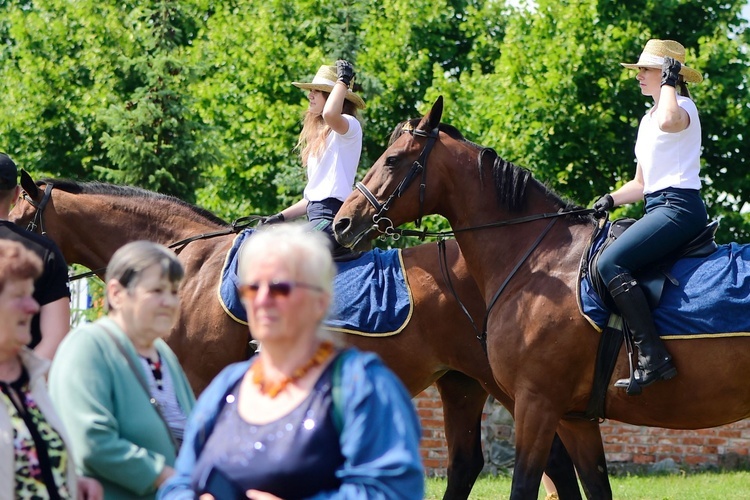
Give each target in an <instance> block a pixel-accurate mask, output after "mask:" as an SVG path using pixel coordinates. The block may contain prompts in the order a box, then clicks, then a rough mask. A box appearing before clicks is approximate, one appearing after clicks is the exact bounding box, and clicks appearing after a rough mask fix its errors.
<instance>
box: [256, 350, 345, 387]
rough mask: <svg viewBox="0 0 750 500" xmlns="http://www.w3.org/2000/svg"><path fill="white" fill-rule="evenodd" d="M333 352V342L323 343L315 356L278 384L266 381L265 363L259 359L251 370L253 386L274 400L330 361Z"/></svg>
mask: <svg viewBox="0 0 750 500" xmlns="http://www.w3.org/2000/svg"><path fill="white" fill-rule="evenodd" d="M333 351H334V347H333V344H332V343H331V342H322V343H321V344H320V346H319V347H318V349H317V350H316V351H315V354H313V355H312V357H311V358H310V359H309V360H308V361H307V362H306V363H305V364H304V365H302V366H300V367H299V368H297V369H295V370H294V371H293V372H292V374H291V375H290V376H288V377H284V378H283V379H281V380H279V381H278V382H268V381H267V380H266V379H265V375H263V361H262V360H261V359H258V360H256V361H255V363H253V366H252V367H251V368H250V371H251V372H252V376H253V384H255V385H257V386H258V390H260V393H261V394H264V395H266V396H268V397H269V398H271V399H274V398H275V397H276V396H278V395H279V393H280V392H281V391H283V390H284V389H286V386H287V385H289V384H291V383H292V382H296V381H297V380H299V379H301V378H302V377H304V376H305V375H306V374H307V373H308V372H309V371H310V370H312V369H313V368H315V367H316V366H318V365H320V364H321V363H323V362H324V361H325V360H326V359H328V356H330V355H331V353H333Z"/></svg>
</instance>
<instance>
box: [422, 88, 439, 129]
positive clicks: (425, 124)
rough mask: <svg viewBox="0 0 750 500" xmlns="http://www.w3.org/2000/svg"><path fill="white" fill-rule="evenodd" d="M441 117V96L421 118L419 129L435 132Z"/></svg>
mask: <svg viewBox="0 0 750 500" xmlns="http://www.w3.org/2000/svg"><path fill="white" fill-rule="evenodd" d="M442 117H443V96H440V97H438V98H437V100H436V101H435V104H433V105H432V109H430V112H429V113H427V114H426V115H424V118H422V121H421V122H419V126H418V127H417V128H419V129H420V130H426V131H432V130H435V129H436V128H437V127H438V125H440V118H442Z"/></svg>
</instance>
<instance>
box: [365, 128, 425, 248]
mask: <svg viewBox="0 0 750 500" xmlns="http://www.w3.org/2000/svg"><path fill="white" fill-rule="evenodd" d="M402 130H404V131H406V132H409V133H410V134H411V135H412V137H413V136H417V137H426V138H427V144H425V146H424V148H423V149H422V153H420V155H419V158H417V160H416V161H415V162H414V163H413V164H412V166H411V168H410V169H409V171H408V172H407V173H406V177H404V179H403V180H402V181H401V182H400V183H399V184H398V186H396V189H395V190H394V191H393V193H392V194H391V195H390V196H389V197H388V199H387V200H386V201H385V203H383V204H382V205H381V204H380V202H378V199H377V198H375V195H374V194H372V192H371V191H370V190H369V189H367V186H365V185H364V184H362V183H361V182H357V184H356V185H355V187H356V188H357V189H358V190H359V191H360V192H361V193H362V194H363V195H364V197H365V198H366V199H367V201H369V202H370V205H372V206H373V208H374V209H375V210H377V213H376V214H375V215H373V216H372V222H373V225H372V229H373V230H374V231H378V232H379V233H381V234H382V237H387V236H390V237H391V238H393V239H394V240H398V239H399V238H400V237H401V235H400V234H399V233H398V232H396V231H395V228H394V227H393V221H392V220H391V219H389V218H388V217H386V216H385V213H386V212H387V211H388V209H389V208H390V207H391V203H393V201H394V199H395V198H400V197H401V195H402V194H403V193H404V191H406V189H407V188H408V187H409V185H410V184H411V183H412V181H413V180H414V179H415V178H416V176H417V174H419V173H420V172H421V173H422V182H421V183H420V184H419V216H418V217H417V219H416V221H415V223H416V225H417V228H419V227H420V225H421V224H422V213H423V208H424V192H425V187H426V181H427V157H428V156H429V155H430V151H432V147H433V146H434V145H435V142H437V138H438V134H439V129H438V127H435V128H434V129H432V130H431V131H429V132H427V131H424V130H417V129H415V128H414V127H412V126H411V125H409V124H408V123H407V124H406V125H404V127H403V129H402ZM381 222H382V223H383V224H384V227H383V229H381Z"/></svg>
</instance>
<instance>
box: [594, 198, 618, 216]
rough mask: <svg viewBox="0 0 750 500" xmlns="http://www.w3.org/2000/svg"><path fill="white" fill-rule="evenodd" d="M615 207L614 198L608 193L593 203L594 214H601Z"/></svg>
mask: <svg viewBox="0 0 750 500" xmlns="http://www.w3.org/2000/svg"><path fill="white" fill-rule="evenodd" d="M614 207H615V200H614V199H613V198H612V195H610V194H609V193H607V194H605V195H604V196H602V197H601V198H599V199H598V200H596V203H594V215H595V216H602V215H604V214H605V213H606V212H609V211H610V210H612V209H613V208H614Z"/></svg>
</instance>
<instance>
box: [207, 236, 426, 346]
mask: <svg viewBox="0 0 750 500" xmlns="http://www.w3.org/2000/svg"><path fill="white" fill-rule="evenodd" d="M252 232H253V229H246V230H244V231H242V232H241V233H240V234H238V235H237V236H236V237H235V239H234V243H233V244H232V248H231V249H230V250H229V252H228V253H227V256H226V259H225V262H224V268H223V270H222V276H221V282H220V283H219V301H220V302H221V304H222V307H224V310H225V311H226V312H227V314H229V315H230V316H231V317H232V318H233V319H234V320H235V321H237V322H239V323H243V324H247V313H246V312H245V308H244V306H243V305H242V302H241V300H240V298H239V295H238V293H237V285H238V284H239V277H238V276H237V256H238V253H239V249H240V246H241V245H242V242H243V241H245V238H247V237H248V236H250V235H251V234H252ZM337 267H338V274H337V275H336V278H335V279H334V282H333V298H332V299H333V300H332V303H331V308H330V311H329V314H328V318H327V319H326V320H325V325H324V326H325V327H326V328H327V329H328V330H333V331H338V332H343V333H353V334H358V335H366V336H388V335H395V334H397V333H399V332H400V331H401V330H402V329H403V328H404V327H405V326H406V325H407V323H408V322H409V319H411V315H412V310H413V301H412V296H411V290H410V289H409V286H408V283H407V281H406V277H405V271H404V263H403V260H402V258H401V250H380V249H377V248H376V249H374V250H372V251H370V252H365V253H363V254H362V256H361V257H359V258H358V259H355V260H351V261H349V262H339V263H337Z"/></svg>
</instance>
